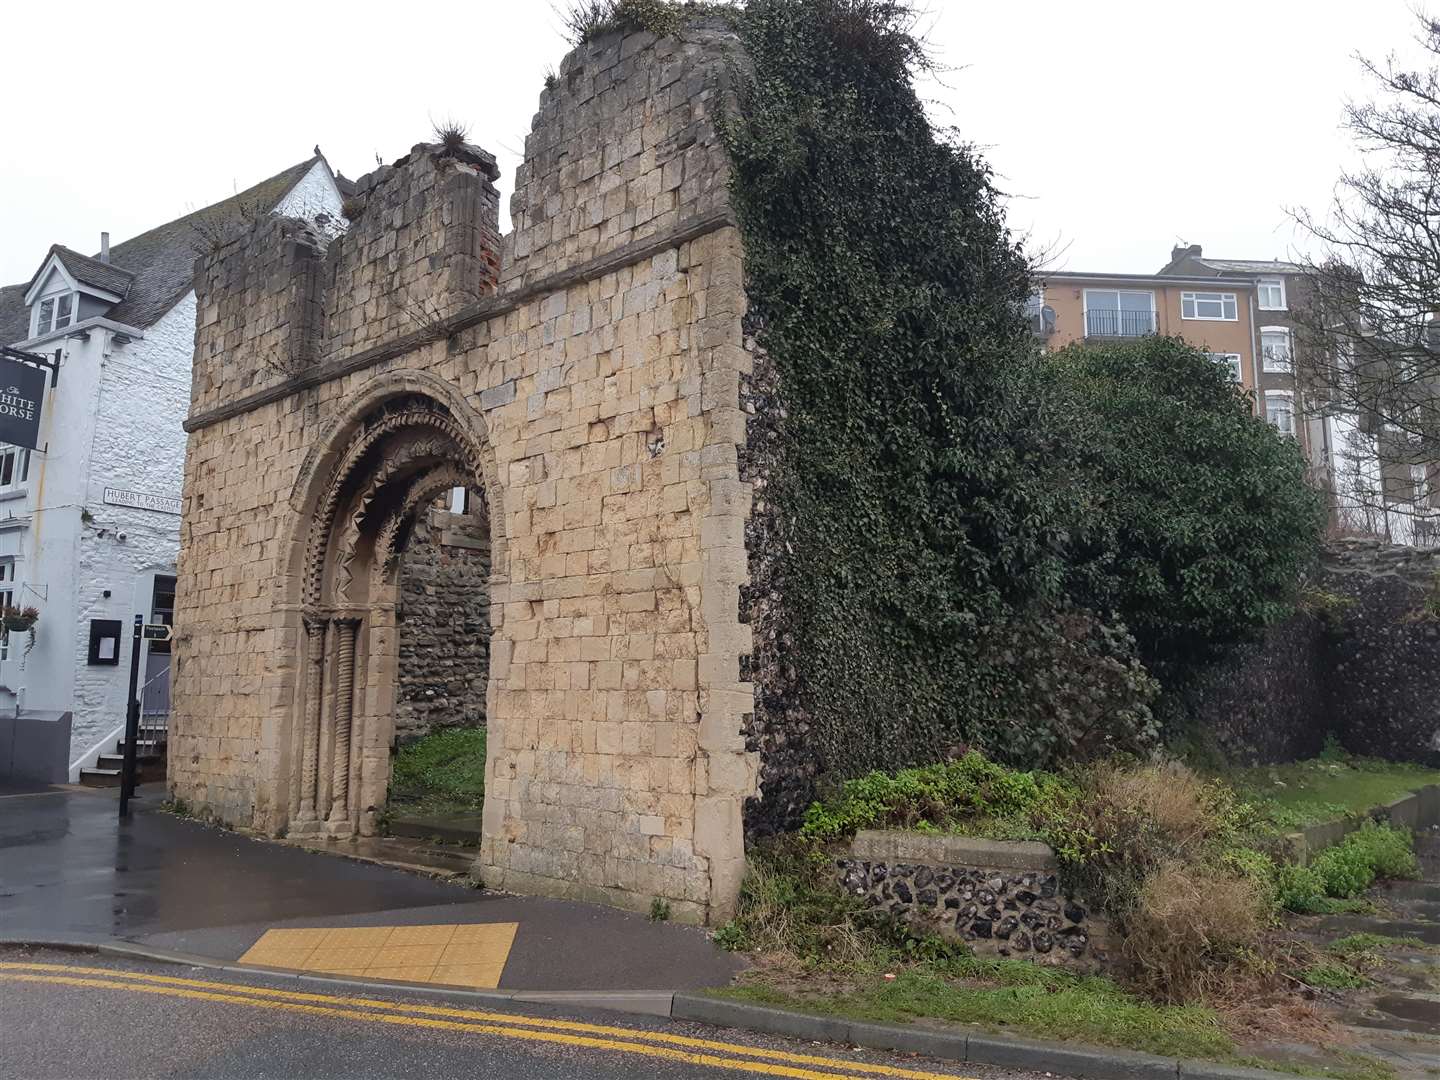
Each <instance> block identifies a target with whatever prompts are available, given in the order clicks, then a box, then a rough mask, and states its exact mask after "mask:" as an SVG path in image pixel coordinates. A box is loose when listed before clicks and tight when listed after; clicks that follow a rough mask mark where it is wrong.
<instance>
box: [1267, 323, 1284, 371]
mask: <svg viewBox="0 0 1440 1080" xmlns="http://www.w3.org/2000/svg"><path fill="white" fill-rule="evenodd" d="M1260 356H1261V359H1262V361H1263V366H1264V369H1265V370H1266V371H1272V372H1288V371H1290V369H1291V364H1290V331H1289V330H1288V329H1286V328H1285V327H1283V326H1262V327H1261V328H1260Z"/></svg>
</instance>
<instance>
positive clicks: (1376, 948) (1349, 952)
mask: <svg viewBox="0 0 1440 1080" xmlns="http://www.w3.org/2000/svg"><path fill="white" fill-rule="evenodd" d="M1423 945H1424V942H1422V941H1421V940H1420V939H1419V938H1417V937H1392V936H1390V935H1389V934H1350V935H1348V936H1346V937H1342V938H1336V939H1335V940H1334V941H1332V942H1331V943H1330V944H1329V945H1327V946H1326V947H1325V948H1326V951H1327V952H1332V953H1334V954H1335V955H1336V956H1343V957H1352V956H1362V955H1366V954H1370V953H1376V952H1380V951H1381V950H1383V949H1398V948H1402V947H1408V948H1420V947H1423Z"/></svg>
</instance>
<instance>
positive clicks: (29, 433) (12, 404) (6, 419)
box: [0, 356, 45, 450]
mask: <svg viewBox="0 0 1440 1080" xmlns="http://www.w3.org/2000/svg"><path fill="white" fill-rule="evenodd" d="M44 400H45V372H43V371H41V370H40V369H39V368H37V367H31V366H30V365H29V364H22V363H20V361H18V360H11V359H10V358H9V357H6V356H0V443H9V444H10V445H11V446H26V447H29V448H30V449H31V450H38V449H39V443H40V407H41V405H42V404H43V403H44Z"/></svg>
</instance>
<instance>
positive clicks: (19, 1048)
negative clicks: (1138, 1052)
mask: <svg viewBox="0 0 1440 1080" xmlns="http://www.w3.org/2000/svg"><path fill="white" fill-rule="evenodd" d="M15 964H21V965H43V966H30V967H21V968H16V967H13V966H5V965H15ZM78 968H87V969H103V970H99V971H96V970H91V971H79V970H76V969H78ZM125 973H128V974H125ZM16 976H26V977H28V978H29V979H31V980H47V981H24V980H20V979H17V978H16ZM64 979H69V980H78V981H80V982H81V983H82V985H76V984H74V983H70V984H67V983H63V982H57V981H52V980H64ZM167 979H186V980H194V981H195V982H197V983H201V984H204V985H201V986H191V985H177V984H173V983H167V982H166V981H165V980H167ZM246 987H251V988H271V989H274V990H279V991H283V994H282V995H277V996H271V997H264V996H258V995H254V994H253V991H252V992H247V991H246V990H245V989H244V988H246ZM157 991H158V992H157ZM297 991H298V992H300V993H305V994H312V995H320V996H318V997H311V998H305V999H302V998H298V997H296V996H295V995H296V993H297ZM207 995H208V996H207ZM362 996H363V997H364V998H366V999H369V1000H371V1001H380V1002H389V1003H399V1004H400V1006H401V1007H399V1008H392V1009H389V1010H386V1009H381V1008H376V1007H374V1006H373V1005H372V1006H362V1005H357V1004H356V1003H355V1002H354V1001H353V1000H350V1001H339V1000H335V999H336V998H350V999H353V998H355V997H362ZM406 1003H409V1004H411V1005H413V1006H417V1007H421V1008H415V1009H410V1010H407V1009H406V1008H405V1007H404V1005H405V1004H406ZM296 1006H299V1008H300V1009H301V1010H302V1011H291V1010H293V1009H294V1008H295V1007H296ZM436 1006H441V1007H446V1006H448V1007H451V1008H457V1009H465V1010H482V1011H484V1012H485V1013H486V1014H487V1015H486V1016H485V1017H480V1016H477V1015H475V1013H474V1012H470V1013H469V1014H468V1015H459V1016H443V1017H437V1016H436V1014H435V1013H434V1009H435V1008H436ZM424 1008H428V1009H429V1010H430V1011H429V1012H426V1011H423V1009H424ZM497 1012H499V1010H495V1009H493V1008H488V1007H477V1006H473V1005H466V1004H462V1003H459V1002H443V1003H442V1002H437V1001H436V1000H435V999H434V998H426V997H418V996H416V997H407V996H405V995H403V994H396V993H391V992H386V991H376V992H373V993H366V992H363V991H360V990H357V989H355V988H353V987H348V988H347V987H339V986H335V987H329V986H325V985H322V984H318V983H307V984H304V985H297V983H296V982H295V981H293V980H276V979H267V978H265V977H263V976H262V977H250V976H245V977H241V976H236V975H233V974H230V973H225V972H217V971H213V970H209V969H202V968H193V967H178V966H172V965H164V964H146V963H140V962H135V961H130V960H120V959H114V958H109V957H98V956H93V955H83V954H76V953H65V952H54V951H45V950H19V949H7V950H0V1078H3V1080H42V1078H44V1080H51V1078H53V1080H60V1078H71V1077H96V1078H105V1080H111V1078H116V1080H122V1078H123V1080H129V1078H140V1077H206V1078H210V1077H216V1078H219V1077H226V1078H228V1077H234V1078H237V1080H239V1078H244V1080H261V1078H267V1077H277V1078H281V1077H316V1078H335V1080H342V1078H344V1080H355V1078H361V1077H405V1078H423V1080H443V1078H448V1077H456V1078H460V1077H464V1078H467V1080H470V1078H475V1080H484V1078H496V1080H499V1078H515V1080H530V1078H534V1080H541V1078H544V1080H552V1078H555V1080H568V1078H580V1077H587V1078H588V1077H595V1078H604V1080H609V1078H615V1080H619V1078H622V1077H623V1078H635V1077H655V1078H664V1080H681V1078H683V1080H692V1078H693V1080H699V1078H701V1077H755V1076H762V1075H769V1076H773V1075H776V1072H775V1071H774V1070H775V1067H776V1066H777V1065H778V1066H780V1067H781V1068H782V1069H785V1070H795V1071H793V1072H790V1071H786V1072H783V1073H781V1075H789V1076H798V1077H801V1078H802V1080H804V1078H823V1077H840V1076H846V1077H850V1078H851V1080H856V1078H857V1077H864V1076H867V1075H869V1076H876V1075H879V1074H877V1073H876V1072H872V1071H870V1070H869V1069H867V1068H866V1065H867V1064H878V1065H883V1066H886V1067H888V1068H889V1069H892V1070H893V1069H895V1068H897V1067H898V1068H900V1069H903V1070H907V1071H910V1076H911V1077H912V1078H913V1077H921V1076H930V1077H935V1078H937V1080H938V1078H941V1077H974V1078H977V1080H1040V1078H1039V1076H1038V1075H1037V1074H1033V1073H1016V1072H1005V1071H1000V1070H989V1069H986V1070H977V1069H974V1068H967V1067H957V1066H953V1065H948V1064H945V1063H941V1062H935V1061H927V1060H925V1059H920V1058H912V1057H902V1056H897V1055H891V1054H871V1053H862V1052H857V1051H853V1050H851V1049H849V1048H846V1047H836V1046H830V1045H823V1044H814V1043H802V1042H796V1041H791V1040H783V1039H772V1038H768V1037H764V1036H750V1035H744V1034H742V1033H739V1032H734V1031H727V1030H722V1029H717V1028H709V1027H705V1026H703V1025H696V1024H681V1023H669V1022H666V1021H662V1020H653V1021H651V1020H647V1019H644V1018H638V1017H630V1016H623V1015H621V1014H617V1013H606V1012H598V1011H592V1012H588V1013H582V1012H576V1011H565V1012H563V1013H562V1012H559V1011H554V1010H546V1009H540V1008H537V1007H534V1006H525V1007H523V1009H519V1010H515V1011H513V1012H511V1011H507V1012H506V1013H505V1014H504V1016H503V1017H497V1016H496V1015H495V1014H496V1013H497ZM547 1020H548V1021H550V1022H551V1023H550V1024H549V1026H546V1025H545V1022H546V1021H547ZM557 1020H558V1021H562V1022H561V1023H558V1024H557V1023H555V1021H557ZM564 1021H581V1022H585V1023H590V1024H600V1025H605V1026H606V1028H607V1029H608V1030H607V1031H605V1032H595V1031H593V1030H591V1031H586V1030H584V1029H578V1028H576V1027H575V1026H574V1024H572V1023H566V1022H564ZM436 1023H438V1024H439V1025H441V1026H438V1027H437V1026H429V1025H434V1024H436ZM447 1025H448V1026H447ZM646 1033H660V1034H670V1035H679V1036H687V1037H691V1038H696V1039H704V1040H707V1041H708V1042H710V1043H711V1044H712V1045H709V1046H706V1047H695V1046H685V1045H681V1044H677V1043H675V1042H673V1041H666V1040H662V1039H654V1038H647V1037H646ZM597 1042H601V1043H604V1044H606V1045H595V1043H597ZM745 1049H752V1050H753V1049H758V1050H759V1051H760V1054H759V1055H758V1056H757V1055H746V1054H745V1053H744V1052H743V1051H744V1050H745ZM796 1054H800V1055H806V1056H807V1057H813V1058H820V1059H825V1060H826V1061H830V1062H833V1064H829V1065H826V1064H822V1063H820V1062H814V1061H809V1062H807V1061H798V1060H796V1059H795V1058H793V1057H790V1058H787V1057H786V1056H785V1055H796ZM697 1056H703V1057H705V1058H707V1059H709V1060H708V1061H702V1060H696V1058H697ZM837 1068H838V1069H841V1070H843V1071H839V1072H837V1071H836V1070H837ZM1045 1075H1047V1076H1048V1075H1049V1074H1045ZM890 1076H891V1077H892V1078H893V1076H894V1074H893V1073H891V1074H890Z"/></svg>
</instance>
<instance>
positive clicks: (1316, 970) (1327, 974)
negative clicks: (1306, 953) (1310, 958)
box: [1300, 961, 1370, 990]
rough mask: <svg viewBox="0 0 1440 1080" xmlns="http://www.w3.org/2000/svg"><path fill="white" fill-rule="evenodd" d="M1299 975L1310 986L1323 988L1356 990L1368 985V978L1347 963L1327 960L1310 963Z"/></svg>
mask: <svg viewBox="0 0 1440 1080" xmlns="http://www.w3.org/2000/svg"><path fill="white" fill-rule="evenodd" d="M1300 977H1301V978H1302V979H1304V980H1305V981H1306V982H1307V983H1309V984H1310V985H1311V986H1318V987H1321V988H1322V989H1325V990H1358V989H1360V988H1361V987H1362V986H1369V985H1370V980H1369V979H1367V978H1366V977H1365V976H1364V975H1362V974H1360V972H1358V971H1356V970H1355V969H1354V968H1353V967H1351V966H1350V965H1349V964H1334V963H1330V962H1328V961H1327V962H1325V963H1320V964H1311V965H1310V966H1309V967H1308V968H1306V969H1305V970H1304V971H1302V972H1300Z"/></svg>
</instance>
